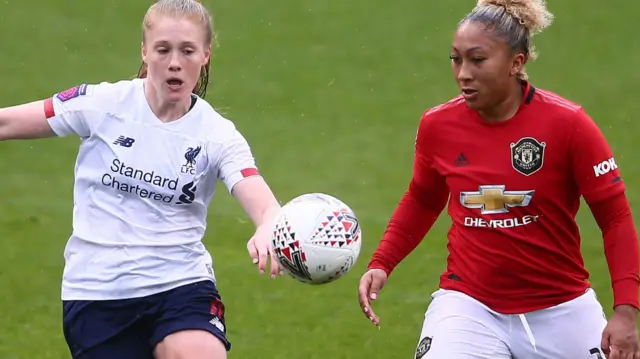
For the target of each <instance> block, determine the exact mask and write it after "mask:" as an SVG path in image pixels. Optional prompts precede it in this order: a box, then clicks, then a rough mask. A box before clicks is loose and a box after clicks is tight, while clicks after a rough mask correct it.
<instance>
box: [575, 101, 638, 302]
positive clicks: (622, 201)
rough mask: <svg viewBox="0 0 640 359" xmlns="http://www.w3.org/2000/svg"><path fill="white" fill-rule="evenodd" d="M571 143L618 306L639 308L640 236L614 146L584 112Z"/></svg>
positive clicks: (577, 172)
mask: <svg viewBox="0 0 640 359" xmlns="http://www.w3.org/2000/svg"><path fill="white" fill-rule="evenodd" d="M569 144H570V150H569V151H570V154H571V166H572V169H573V176H574V180H575V182H576V183H577V185H578V188H579V189H580V192H581V194H582V195H583V197H584V198H585V201H586V202H587V203H588V204H589V207H590V208H591V212H592V213H593V215H594V217H595V219H596V221H597V223H598V226H599V227H600V229H601V231H602V236H603V241H604V252H605V256H606V258H607V263H608V265H609V272H610V274H611V284H612V287H613V296H614V307H615V306H618V305H623V304H626V305H632V306H634V307H636V308H638V306H639V303H638V302H639V300H638V290H639V288H640V276H639V272H640V253H639V249H638V235H637V231H636V228H635V225H634V223H633V218H632V216H631V210H630V208H629V203H628V201H627V198H626V195H625V193H624V192H625V186H624V184H623V182H622V177H621V175H620V170H619V169H618V165H617V164H616V161H615V159H614V157H613V153H612V151H611V148H610V147H609V145H608V144H607V141H606V140H605V138H604V136H603V134H602V132H601V131H600V129H599V128H598V126H596V124H595V123H594V122H593V120H591V118H589V116H587V114H586V113H584V111H581V112H580V117H579V118H578V121H577V122H576V123H575V130H574V132H572V137H571V138H570V139H569Z"/></svg>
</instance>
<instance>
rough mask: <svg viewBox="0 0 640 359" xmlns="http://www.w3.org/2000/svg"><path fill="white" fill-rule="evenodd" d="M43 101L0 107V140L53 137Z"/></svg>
mask: <svg viewBox="0 0 640 359" xmlns="http://www.w3.org/2000/svg"><path fill="white" fill-rule="evenodd" d="M45 111H46V110H45V101H35V102H31V103H27V104H24V105H18V106H13V107H7V108H1V109H0V141H6V140H19V139H36V138H45V137H53V136H55V133H54V132H53V130H52V129H51V126H50V125H49V123H48V121H47V116H46V113H45Z"/></svg>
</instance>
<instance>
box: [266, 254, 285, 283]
mask: <svg viewBox="0 0 640 359" xmlns="http://www.w3.org/2000/svg"><path fill="white" fill-rule="evenodd" d="M269 256H270V257H271V278H272V279H273V278H275V277H276V276H277V275H278V274H280V275H281V276H282V275H284V271H283V270H282V268H280V263H279V262H278V258H276V256H274V255H273V253H271V251H269Z"/></svg>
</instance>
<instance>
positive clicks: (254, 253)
mask: <svg viewBox="0 0 640 359" xmlns="http://www.w3.org/2000/svg"><path fill="white" fill-rule="evenodd" d="M247 251H249V257H251V261H252V262H253V264H257V263H258V248H256V244H255V241H254V240H253V238H251V239H250V240H249V241H248V242H247Z"/></svg>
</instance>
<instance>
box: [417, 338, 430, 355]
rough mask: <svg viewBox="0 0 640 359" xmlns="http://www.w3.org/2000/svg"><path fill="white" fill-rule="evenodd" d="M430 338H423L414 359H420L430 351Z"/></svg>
mask: <svg viewBox="0 0 640 359" xmlns="http://www.w3.org/2000/svg"><path fill="white" fill-rule="evenodd" d="M431 341H432V339H431V337H424V338H422V340H421V341H420V343H418V347H417V348H416V359H421V358H422V357H423V356H425V354H427V352H428V351H429V349H431Z"/></svg>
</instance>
